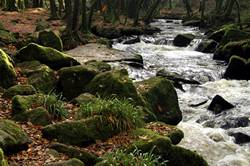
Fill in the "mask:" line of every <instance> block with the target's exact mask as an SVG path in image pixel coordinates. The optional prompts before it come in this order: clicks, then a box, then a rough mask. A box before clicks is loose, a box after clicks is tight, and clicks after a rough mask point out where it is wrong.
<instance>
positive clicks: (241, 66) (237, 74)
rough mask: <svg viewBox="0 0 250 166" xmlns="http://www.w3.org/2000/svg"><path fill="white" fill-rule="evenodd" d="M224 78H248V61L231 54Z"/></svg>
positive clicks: (249, 74) (249, 76)
mask: <svg viewBox="0 0 250 166" xmlns="http://www.w3.org/2000/svg"><path fill="white" fill-rule="evenodd" d="M223 77H224V78H227V79H236V80H250V61H246V60H245V59H243V58H240V57H238V56H232V57H231V59H230V61H229V64H228V67H227V69H226V72H225V73H224V76H223Z"/></svg>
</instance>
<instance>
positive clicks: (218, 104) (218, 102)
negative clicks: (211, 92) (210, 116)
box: [208, 95, 234, 114]
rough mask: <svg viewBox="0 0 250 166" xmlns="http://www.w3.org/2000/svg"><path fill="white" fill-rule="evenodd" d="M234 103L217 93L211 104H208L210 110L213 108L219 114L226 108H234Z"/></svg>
mask: <svg viewBox="0 0 250 166" xmlns="http://www.w3.org/2000/svg"><path fill="white" fill-rule="evenodd" d="M232 108H234V105H232V104H231V103H229V102H227V101H226V100H225V99H224V98H223V97H221V96H219V95H216V96H215V97H214V98H213V100H212V102H211V103H210V105H209V106H208V110H211V111H212V112H213V113H214V114H219V113H221V112H223V111H224V110H228V109H232Z"/></svg>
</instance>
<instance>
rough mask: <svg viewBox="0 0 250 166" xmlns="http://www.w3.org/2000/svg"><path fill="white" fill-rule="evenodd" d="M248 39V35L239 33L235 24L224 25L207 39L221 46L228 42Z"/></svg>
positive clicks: (242, 32)
mask: <svg viewBox="0 0 250 166" xmlns="http://www.w3.org/2000/svg"><path fill="white" fill-rule="evenodd" d="M249 37H250V35H249V33H246V32H244V31H241V30H240V29H239V28H238V26H237V25H235V24H230V25H225V26H223V27H222V28H221V29H219V30H217V31H215V32H213V33H212V34H211V35H210V36H209V37H208V38H209V39H213V40H215V41H216V42H218V43H220V45H222V46H223V45H225V44H227V43H229V42H232V41H239V40H243V39H247V38H249Z"/></svg>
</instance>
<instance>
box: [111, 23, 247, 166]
mask: <svg viewBox="0 0 250 166" xmlns="http://www.w3.org/2000/svg"><path fill="white" fill-rule="evenodd" d="M152 26H156V27H158V28H160V29H161V30H162V32H161V33H158V34H155V35H153V36H140V39H141V42H140V43H136V44H131V45H126V44H121V43H115V44H114V45H113V48H116V49H119V50H124V51H129V52H133V53H138V54H140V55H142V57H143V60H144V69H135V68H132V67H127V69H128V71H129V73H130V76H131V78H133V79H134V80H135V81H138V80H142V79H146V78H149V77H152V76H155V75H156V71H158V70H159V69H162V68H164V69H166V70H167V71H170V72H176V73H178V74H180V75H182V76H184V77H186V78H189V79H194V80H197V81H199V82H201V83H202V84H201V85H199V86H198V85H188V86H187V85H186V86H184V89H185V92H182V91H180V90H177V93H178V97H179V104H180V107H181V110H182V112H183V120H182V122H181V123H180V124H179V125H178V127H179V128H180V129H181V130H182V131H183V132H184V134H185V137H184V139H183V140H182V141H181V143H180V145H181V146H183V147H185V148H187V149H191V150H194V151H196V152H198V153H199V154H201V155H202V156H203V157H204V158H205V159H206V160H207V162H208V163H209V165H211V166H249V165H250V143H246V144H242V145H238V144H235V143H234V137H231V136H229V135H228V133H229V132H242V133H244V134H247V135H250V126H249V123H248V124H247V125H245V126H244V125H242V126H241V127H239V126H234V124H233V123H236V122H235V121H236V120H237V119H239V118H242V119H244V118H245V119H248V120H249V118H250V81H236V80H224V79H221V77H222V74H223V72H224V71H225V68H226V67H225V65H224V64H223V63H220V62H216V61H214V60H212V54H204V53H200V52H197V51H195V47H196V46H197V44H198V43H199V42H200V41H201V38H202V37H204V35H203V34H202V33H201V32H200V30H199V29H198V28H194V27H183V26H182V25H181V21H179V20H172V21H171V20H169V21H167V20H157V21H156V22H154V23H152ZM181 33H192V34H194V35H195V36H196V39H195V40H194V41H193V42H192V43H191V44H190V46H188V47H186V48H180V47H175V46H173V45H172V41H173V38H174V37H175V36H176V35H177V34H181ZM215 95H221V96H222V97H224V98H225V99H226V100H227V101H229V102H230V103H232V104H233V105H235V106H236V107H235V108H234V109H231V110H228V111H226V112H223V113H221V114H218V115H214V114H212V113H211V112H209V111H208V110H207V107H208V105H209V103H210V102H211V99H212V98H213V97H214V96H215ZM206 100H208V102H207V103H206V104H203V105H201V106H198V107H191V106H190V105H191V104H195V103H196V104H197V103H199V102H203V101H206Z"/></svg>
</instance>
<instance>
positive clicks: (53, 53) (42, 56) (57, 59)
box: [14, 43, 80, 70]
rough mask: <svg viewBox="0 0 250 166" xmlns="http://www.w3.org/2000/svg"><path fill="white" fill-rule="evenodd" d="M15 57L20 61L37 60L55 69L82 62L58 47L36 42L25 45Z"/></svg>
mask: <svg viewBox="0 0 250 166" xmlns="http://www.w3.org/2000/svg"><path fill="white" fill-rule="evenodd" d="M14 58H15V60H16V61H18V62H23V61H34V60H37V61H39V62H41V63H43V64H46V65H48V66H49V67H50V68H52V69H55V70H58V69H60V68H62V67H68V66H74V65H79V64H80V63H79V62H77V61H76V60H75V59H73V58H72V57H70V56H68V55H66V54H64V53H62V52H59V51H57V50H56V49H53V48H50V47H43V46H40V45H38V44H35V43H30V44H29V45H28V46H26V47H23V48H22V49H21V50H19V51H18V52H17V54H16V55H15V56H14Z"/></svg>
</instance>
